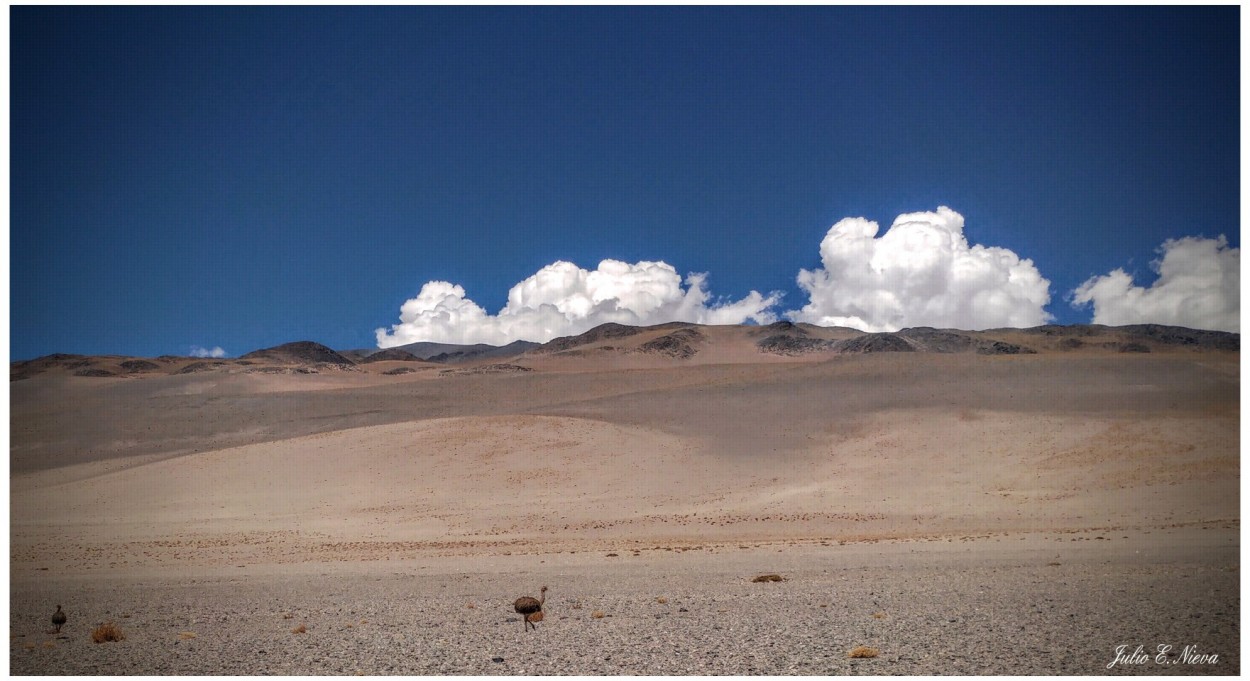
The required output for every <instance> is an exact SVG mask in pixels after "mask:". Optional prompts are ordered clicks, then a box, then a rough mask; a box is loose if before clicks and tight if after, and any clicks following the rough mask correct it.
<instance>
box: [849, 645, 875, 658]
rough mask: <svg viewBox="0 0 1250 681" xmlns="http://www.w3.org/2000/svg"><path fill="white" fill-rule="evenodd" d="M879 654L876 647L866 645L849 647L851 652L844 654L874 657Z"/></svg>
mask: <svg viewBox="0 0 1250 681" xmlns="http://www.w3.org/2000/svg"><path fill="white" fill-rule="evenodd" d="M879 654H880V653H879V652H878V651H877V649H876V648H869V647H868V646H855V647H854V648H852V649H851V652H849V653H847V654H846V656H847V657H876V656H877V655H879Z"/></svg>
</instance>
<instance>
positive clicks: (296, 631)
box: [291, 624, 308, 634]
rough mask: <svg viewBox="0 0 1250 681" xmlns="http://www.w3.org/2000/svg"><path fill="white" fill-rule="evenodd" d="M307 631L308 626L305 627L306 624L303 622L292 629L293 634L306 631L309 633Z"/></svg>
mask: <svg viewBox="0 0 1250 681" xmlns="http://www.w3.org/2000/svg"><path fill="white" fill-rule="evenodd" d="M307 632H308V627H305V626H304V625H302V624H301V625H299V626H298V627H295V628H294V629H292V630H291V633H292V634H304V633H307Z"/></svg>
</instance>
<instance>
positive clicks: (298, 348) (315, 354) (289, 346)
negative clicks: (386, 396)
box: [239, 341, 356, 366]
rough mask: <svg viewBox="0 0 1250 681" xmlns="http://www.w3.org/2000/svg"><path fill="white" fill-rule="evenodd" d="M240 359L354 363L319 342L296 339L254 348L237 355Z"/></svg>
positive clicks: (343, 364)
mask: <svg viewBox="0 0 1250 681" xmlns="http://www.w3.org/2000/svg"><path fill="white" fill-rule="evenodd" d="M239 359H242V360H253V361H257V360H258V361H263V362H271V363H274V364H337V365H340V366H353V365H355V364H356V363H355V362H353V361H352V360H350V359H348V358H346V357H344V356H343V355H340V354H339V353H337V352H335V351H334V350H331V349H330V348H328V347H326V346H324V345H322V344H321V343H314V342H313V341H296V342H294V343H284V344H282V345H278V346H275V347H272V348H265V349H263V350H255V351H252V352H249V353H247V354H246V355H243V356H242V357H239Z"/></svg>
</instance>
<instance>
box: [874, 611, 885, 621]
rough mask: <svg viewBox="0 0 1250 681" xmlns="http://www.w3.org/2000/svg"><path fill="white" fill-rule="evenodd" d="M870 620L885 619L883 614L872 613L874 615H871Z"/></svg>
mask: <svg viewBox="0 0 1250 681" xmlns="http://www.w3.org/2000/svg"><path fill="white" fill-rule="evenodd" d="M872 618H873V619H874V620H880V619H885V613H883V612H874V613H873V614H872Z"/></svg>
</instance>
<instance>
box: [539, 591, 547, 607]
mask: <svg viewBox="0 0 1250 681" xmlns="http://www.w3.org/2000/svg"><path fill="white" fill-rule="evenodd" d="M546 601H547V592H546V590H543V591H540V592H539V593H538V607H540V608H541V607H543V603H545V602H546Z"/></svg>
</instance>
